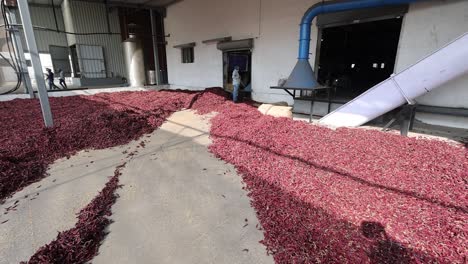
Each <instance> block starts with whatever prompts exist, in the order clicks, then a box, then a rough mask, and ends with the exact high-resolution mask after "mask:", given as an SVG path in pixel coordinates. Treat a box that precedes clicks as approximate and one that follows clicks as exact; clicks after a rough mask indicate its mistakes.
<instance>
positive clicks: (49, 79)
mask: <svg viewBox="0 0 468 264" xmlns="http://www.w3.org/2000/svg"><path fill="white" fill-rule="evenodd" d="M46 71H47V73H46V76H47V82H48V83H49V90H53V89H57V90H58V89H60V88H59V87H58V86H57V85H55V84H54V73H53V72H52V70H51V69H49V68H46Z"/></svg>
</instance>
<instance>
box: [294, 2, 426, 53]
mask: <svg viewBox="0 0 468 264" xmlns="http://www.w3.org/2000/svg"><path fill="white" fill-rule="evenodd" d="M418 1H422V0H355V1H346V2H338V3H318V4H315V5H313V6H312V7H310V8H309V9H308V10H307V11H306V13H305V14H304V16H303V17H302V20H301V31H300V35H299V36H300V38H299V57H298V59H299V60H308V59H309V50H310V31H311V28H310V27H311V26H312V20H314V18H315V17H316V16H317V15H320V14H326V13H333V12H340V11H348V10H356V9H363V8H370V7H380V6H390V5H401V4H409V3H413V2H418Z"/></svg>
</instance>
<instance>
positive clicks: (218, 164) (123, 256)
mask: <svg viewBox="0 0 468 264" xmlns="http://www.w3.org/2000/svg"><path fill="white" fill-rule="evenodd" d="M208 118H209V117H207V116H204V117H201V116H198V115H195V114H194V113H193V112H191V111H181V112H178V113H175V114H174V115H173V116H171V118H170V119H169V120H168V121H167V122H166V123H165V124H164V125H163V126H162V127H161V128H160V129H159V130H157V131H155V132H154V133H152V134H151V135H148V136H144V137H143V138H142V139H140V140H138V141H136V142H132V143H130V144H128V145H125V146H120V147H116V148H111V149H106V150H99V151H94V150H93V151H89V152H80V153H79V154H77V155H75V156H73V157H71V158H70V159H68V160H66V159H64V160H60V161H57V162H56V163H55V164H53V165H52V166H51V169H50V171H49V172H50V176H49V177H47V178H46V179H44V180H42V181H41V182H38V183H35V184H32V185H31V186H28V187H27V188H25V189H24V190H22V191H20V192H18V193H16V194H15V195H14V197H12V198H11V199H9V200H8V201H7V202H6V203H5V204H4V205H1V208H0V209H1V210H2V211H1V212H2V215H1V216H0V222H3V221H4V220H7V219H8V220H9V221H8V222H6V223H4V224H0V256H2V257H1V258H0V263H17V262H19V261H21V260H27V259H28V258H29V256H30V255H32V254H33V253H34V252H35V250H37V249H38V248H39V247H40V246H42V245H44V244H46V243H48V242H50V241H51V240H52V239H54V238H55V236H56V234H57V232H58V231H61V230H66V229H68V228H70V227H72V226H73V225H74V223H75V222H76V218H75V213H76V212H78V211H79V210H80V208H82V207H84V206H85V205H86V204H87V203H88V202H89V201H91V199H92V198H93V197H94V196H95V195H96V194H97V193H98V191H99V190H100V189H101V188H102V187H103V186H104V184H105V182H106V180H107V177H108V176H111V175H113V171H114V169H115V166H117V165H119V164H121V163H122V162H124V161H128V163H127V166H126V167H125V169H124V170H123V171H122V173H123V174H122V176H121V178H120V180H121V183H122V184H123V187H122V188H121V189H119V190H118V194H119V195H120V198H119V199H118V200H117V202H116V203H115V204H114V206H113V207H112V211H113V213H114V214H113V215H112V219H113V220H114V223H112V224H111V225H110V226H109V232H110V233H109V235H108V236H107V237H106V239H105V240H104V242H103V244H102V245H101V247H100V250H99V255H98V256H96V257H95V258H94V259H93V261H92V262H93V263H273V259H272V258H271V256H267V255H266V250H265V247H264V246H263V245H261V244H260V243H259V241H260V240H261V239H263V235H262V233H261V231H259V230H257V228H256V225H257V224H258V221H257V219H256V216H255V212H254V210H253V209H252V208H251V207H250V205H249V199H248V198H247V196H246V192H245V191H244V190H242V183H241V178H240V176H238V175H237V174H236V172H235V170H234V168H233V167H232V166H231V165H228V164H225V163H224V162H223V161H221V160H218V159H216V158H214V157H213V155H212V154H210V153H209V152H208V149H207V145H208V144H209V143H210V139H209V137H208V129H209V124H208ZM141 141H144V143H145V146H144V147H141V146H140V143H141ZM124 150H127V151H128V152H131V151H136V152H137V154H136V155H135V156H132V157H128V154H123V153H122V152H124ZM91 162H92V163H91ZM39 186H40V187H39ZM37 193H39V195H37ZM26 195H28V197H27V198H25V196H26ZM31 198H35V199H33V200H31ZM16 201H19V203H18V207H17V208H16V209H17V211H13V212H9V213H8V214H7V215H3V212H4V209H5V208H6V207H8V206H11V205H13V204H14V203H15V202H16Z"/></svg>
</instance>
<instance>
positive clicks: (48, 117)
mask: <svg viewBox="0 0 468 264" xmlns="http://www.w3.org/2000/svg"><path fill="white" fill-rule="evenodd" d="M18 8H19V12H20V16H21V21H22V22H23V31H24V38H25V39H26V45H27V46H28V50H29V53H30V54H31V63H32V66H33V69H34V76H35V77H36V83H37V90H38V92H39V101H40V102H41V110H42V116H43V117H44V123H45V126H46V127H52V126H54V123H53V121H52V111H51V110H50V105H49V97H48V95H47V89H46V86H45V81H44V75H43V73H42V65H41V60H40V58H39V52H38V51H37V44H36V38H35V37H34V30H33V26H32V22H31V14H30V13H29V6H28V1H27V0H18Z"/></svg>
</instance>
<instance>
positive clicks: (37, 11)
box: [16, 6, 68, 53]
mask: <svg viewBox="0 0 468 264" xmlns="http://www.w3.org/2000/svg"><path fill="white" fill-rule="evenodd" d="M30 11H31V20H32V23H33V25H34V26H40V27H46V28H52V29H55V28H56V27H55V20H54V13H53V9H52V7H47V6H31V7H30ZM55 14H56V15H57V22H58V28H59V30H62V31H64V30H65V26H64V24H63V16H62V10H61V8H59V7H56V8H55ZM16 18H17V20H18V21H21V18H20V16H19V13H17V14H16ZM20 31H21V35H22V36H23V32H22V30H20ZM34 36H35V37H36V42H37V48H38V49H39V52H40V53H49V45H55V46H63V47H68V44H67V38H66V36H65V34H64V33H57V32H52V31H43V30H37V29H36V30H34ZM22 39H23V47H24V49H25V50H27V45H26V42H25V41H24V38H22Z"/></svg>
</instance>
